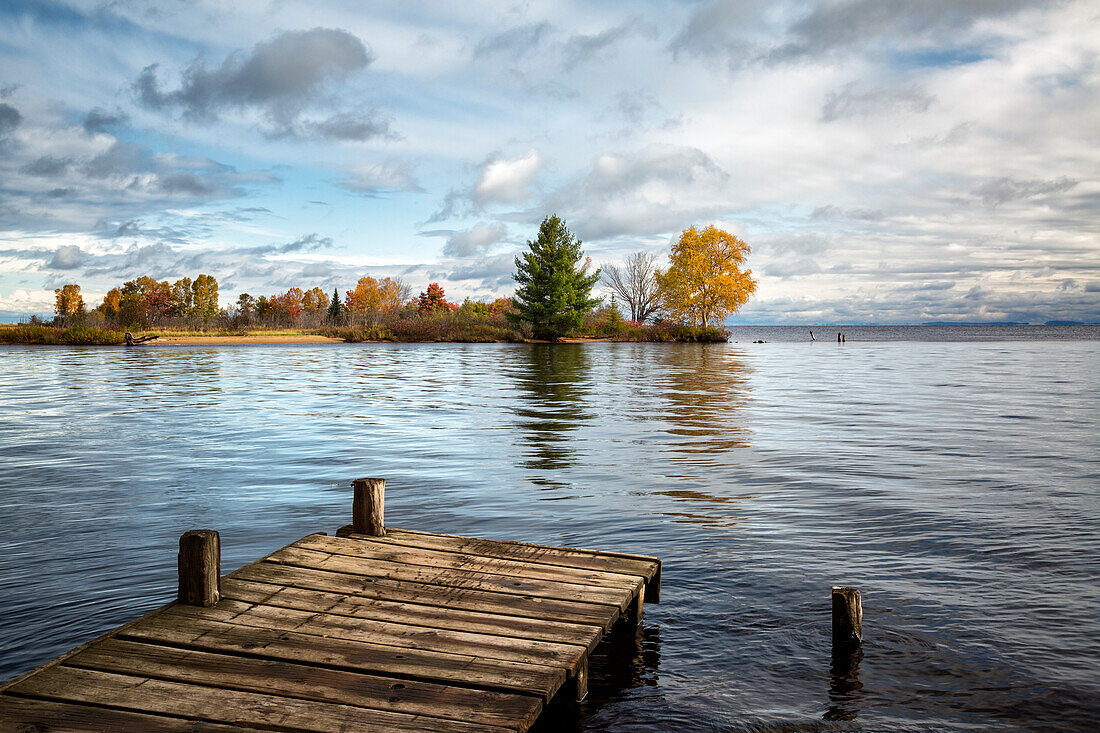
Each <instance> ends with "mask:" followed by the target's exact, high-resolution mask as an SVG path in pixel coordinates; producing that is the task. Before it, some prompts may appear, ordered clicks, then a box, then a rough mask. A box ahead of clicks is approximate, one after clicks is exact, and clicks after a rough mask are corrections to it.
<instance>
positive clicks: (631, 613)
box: [626, 588, 646, 626]
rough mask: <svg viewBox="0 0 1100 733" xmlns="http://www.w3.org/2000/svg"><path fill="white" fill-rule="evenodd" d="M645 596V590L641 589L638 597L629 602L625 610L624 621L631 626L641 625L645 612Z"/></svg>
mask: <svg viewBox="0 0 1100 733" xmlns="http://www.w3.org/2000/svg"><path fill="white" fill-rule="evenodd" d="M645 595H646V589H645V588H642V590H641V591H640V592H639V593H638V596H637V597H636V598H635V599H634V600H633V601H631V602H630V605H629V606H627V608H626V621H627V623H629V624H630V625H631V626H641V625H642V614H643V613H644V611H645Z"/></svg>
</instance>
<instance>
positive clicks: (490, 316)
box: [0, 215, 756, 346]
mask: <svg viewBox="0 0 1100 733" xmlns="http://www.w3.org/2000/svg"><path fill="white" fill-rule="evenodd" d="M749 252H750V248H749V246H748V245H747V244H745V243H744V242H743V241H741V240H740V239H738V238H737V237H735V236H734V235H732V234H729V233H728V232H725V231H722V230H721V229H718V228H717V227H715V226H708V227H705V228H703V229H696V228H695V227H694V226H693V227H689V228H688V229H685V230H684V231H683V232H682V233H681V235H680V238H679V240H678V241H677V242H676V243H675V244H673V246H672V248H671V252H670V253H669V255H668V266H667V268H666V269H663V270H662V269H661V268H659V267H657V255H655V254H652V253H646V252H635V253H634V254H632V255H631V256H630V257H629V258H628V259H627V261H626V263H625V265H623V266H621V267H620V266H618V265H614V264H608V265H604V266H603V267H600V268H596V269H594V270H593V269H592V267H591V261H590V260H589V259H588V258H587V257H585V255H584V252H583V251H582V250H581V242H580V240H578V239H577V238H576V237H575V236H574V235H573V233H572V232H570V231H569V229H568V227H566V225H565V222H564V221H563V220H561V219H560V218H558V217H557V216H556V215H555V216H548V217H546V218H545V219H543V221H542V223H541V225H540V226H539V231H538V235H537V236H536V238H535V239H533V240H529V241H528V242H527V249H526V251H524V252H522V253H521V254H520V256H518V257H516V260H515V263H516V271H515V274H514V275H513V277H514V279H515V282H516V284H517V288H516V291H515V293H514V294H513V295H512V296H511V297H508V296H504V297H500V298H497V299H496V300H493V301H491V302H482V301H473V300H470V299H469V298H466V299H465V300H464V301H463V302H462V303H454V302H451V301H449V300H448V299H447V297H446V293H445V292H444V290H443V288H442V287H441V286H440V285H439V283H430V284H429V285H428V286H427V288H426V289H425V290H423V291H422V292H421V293H420V294H419V295H418V296H416V297H412V287H411V286H410V285H409V284H408V283H406V282H404V281H403V280H401V279H400V278H399V277H381V278H374V277H371V276H369V275H366V276H363V277H362V278H360V279H359V281H358V282H357V283H356V285H355V287H354V288H352V289H351V290H348V291H346V293H345V296H344V297H343V298H341V297H340V291H339V288H336V289H334V290H333V293H332V296H331V297H330V296H329V295H328V293H327V292H326V291H325V290H324V289H322V288H321V287H319V286H315V287H313V288H310V289H308V290H303V289H302V288H296V287H295V288H290V289H288V290H287V291H285V292H283V293H276V294H273V295H269V296H262V295H261V296H259V297H258V298H257V297H253V296H252V295H251V294H249V293H241V294H240V295H239V296H238V297H237V300H236V301H235V303H234V304H233V305H231V306H229V307H227V308H222V307H220V305H219V300H218V281H217V279H216V278H215V277H213V276H211V275H207V274H200V275H198V276H197V277H196V278H195V279H194V280H192V279H191V278H187V277H185V278H181V279H180V280H177V281H176V282H174V283H171V284H170V283H169V282H168V281H167V280H164V281H157V280H156V279H155V278H153V277H149V276H142V277H139V278H136V279H135V280H131V281H128V282H126V283H123V284H122V285H121V286H120V287H116V288H113V289H111V290H110V291H108V292H107V294H106V295H105V296H104V298H103V302H102V303H100V304H99V305H98V306H96V307H95V308H94V309H92V310H91V311H89V310H88V309H87V307H86V305H85V303H84V299H83V296H82V295H81V292H80V286H79V285H77V284H75V283H72V284H67V285H65V286H63V287H61V288H58V289H57V290H55V291H54V293H55V296H56V304H55V309H54V310H55V314H56V315H55V317H54V319H53V320H52V322H46V321H43V320H41V319H39V318H32V319H31V321H30V322H29V323H21V324H13V325H8V326H0V343H8V344H43V345H70V346H85V345H88V346H91V345H97V346H99V345H103V346H118V345H127V346H137V345H143V344H145V343H149V344H150V345H151V344H166V345H173V344H176V345H183V344H207V345H229V344H277V343H371V342H456V343H493V342H496V343H499V342H509V343H553V342H573V343H576V342H582V343H583V342H590V341H635V342H704V343H705V342H711V343H722V342H725V341H726V340H728V338H729V332H728V331H726V330H725V328H723V326H722V324H723V323H724V321H725V318H726V317H727V316H728V315H730V314H732V313H734V312H736V311H737V310H738V309H739V308H740V307H741V306H742V305H743V304H744V303H745V302H747V301H748V299H749V297H750V296H751V295H752V293H753V292H754V291H755V289H756V280H755V279H753V277H752V271H751V270H742V269H741V266H742V265H743V264H744V262H745V257H746V255H747V254H748V253H749ZM601 282H602V283H603V284H604V285H605V287H606V288H607V290H609V291H610V296H609V297H594V296H593V295H592V290H593V288H594V287H596V285H597V284H599V283H601ZM620 303H621V304H623V305H620ZM623 306H625V308H626V310H627V311H628V312H627V313H624V310H623ZM128 334H130V335H131V338H129V339H128V338H127V335H128ZM154 339H155V340H154Z"/></svg>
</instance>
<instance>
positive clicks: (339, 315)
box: [325, 288, 344, 326]
mask: <svg viewBox="0 0 1100 733" xmlns="http://www.w3.org/2000/svg"><path fill="white" fill-rule="evenodd" d="M325 320H326V321H328V323H329V325H330V326H339V325H340V324H341V323H343V321H344V309H343V308H342V307H341V306H340V289H339V288H333V290H332V302H331V303H329V305H328V312H327V313H325Z"/></svg>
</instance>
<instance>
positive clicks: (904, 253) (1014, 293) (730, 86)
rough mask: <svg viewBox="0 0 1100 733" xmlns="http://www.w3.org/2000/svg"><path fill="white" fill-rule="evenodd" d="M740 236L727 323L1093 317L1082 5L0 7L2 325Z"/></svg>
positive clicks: (1098, 140) (11, 0)
mask: <svg viewBox="0 0 1100 733" xmlns="http://www.w3.org/2000/svg"><path fill="white" fill-rule="evenodd" d="M554 212H556V213H558V214H559V215H561V216H562V217H564V218H565V219H566V221H567V223H568V224H569V225H570V227H571V228H572V229H573V230H574V231H575V232H576V233H577V234H578V236H579V237H580V238H581V239H583V240H584V247H585V249H586V251H587V253H588V254H589V255H590V256H591V257H592V259H593V261H594V262H595V263H597V264H599V263H603V262H615V261H620V260H621V259H622V258H624V257H625V256H626V255H627V254H629V253H630V252H633V251H637V250H646V251H651V252H658V253H662V255H663V254H664V253H666V252H667V250H668V246H669V243H670V242H671V241H672V240H673V239H674V238H675V236H676V235H677V234H678V233H679V232H680V231H681V230H682V229H684V228H686V227H688V226H691V225H692V224H707V223H717V224H719V225H720V226H722V227H724V228H726V229H728V230H729V231H732V232H734V233H736V234H738V235H739V236H741V237H742V238H743V239H744V240H745V241H746V242H748V243H749V245H750V246H751V247H752V255H751V256H750V258H749V263H750V266H751V267H752V268H753V270H754V272H755V273H756V274H757V276H758V277H759V279H760V286H759V290H758V292H757V295H756V297H755V298H754V299H753V300H752V301H751V302H750V303H749V305H747V306H746V307H745V308H744V309H743V311H742V312H741V314H739V315H738V316H737V317H736V319H735V320H734V322H735V323H814V322H847V323H852V322H860V323H919V322H925V321H933V320H951V321H954V320H962V321H996V320H1013V321H1025V322H1027V321H1030V322H1044V321H1047V320H1079V321H1090V322H1100V5H1098V4H1097V3H1096V2H1095V0H1080V1H1073V0H1067V1H1066V2H1031V1H1028V0H920V1H919V2H916V1H912V0H761V1H759V2H755V1H752V0H719V1H718V2H686V1H679V2H676V1H672V0H669V1H667V2H661V1H660V0H651V1H641V2H633V3H627V2H622V3H607V2H591V3H585V2H579V1H566V2H562V1H560V0H559V1H555V2H549V1H548V0H547V1H543V0H532V1H530V2H521V3H514V2H479V3H452V2H448V3H443V2H437V3H423V2H415V1H414V0H399V1H398V2H385V1H378V2H369V3H364V2H360V1H359V0H346V1H334V2H325V1H320V0H313V1H312V2H308V3H297V2H292V1H290V0H272V1H270V2H264V1H261V0H238V1H236V2H233V3H224V2H214V1H212V0H197V1H195V2H192V1H187V2H185V1H184V0H157V1H155V2H141V1H139V0H115V1H113V2H79V1H77V0H72V1H71V2H49V1H39V2H27V1H25V0H5V2H4V3H2V4H0V318H3V319H11V318H17V317H20V316H22V315H25V314H29V313H35V312H38V313H48V312H49V311H50V310H51V308H52V300H53V289H54V288H56V287H59V286H60V285H61V284H64V283H67V282H76V283H79V284H80V285H81V286H82V287H83V289H84V292H85V296H86V300H87V301H89V304H90V305H94V304H97V303H98V302H99V299H100V298H101V297H102V295H103V293H104V292H105V291H106V290H107V289H108V288H110V287H112V286H115V285H117V284H119V283H121V282H122V281H124V280H129V279H132V278H134V277H137V276H139V275H151V276H153V277H155V278H157V279H162V280H163V279H167V280H175V279H178V278H180V277H182V276H185V275H186V276H191V277H194V276H195V275H197V274H198V273H199V272H205V273H208V274H212V275H214V276H216V277H217V278H218V279H219V281H220V282H221V285H222V302H223V304H228V303H229V302H231V301H232V300H234V299H235V298H236V295H237V294H238V293H240V292H244V291H247V292H250V293H252V294H253V295H260V294H271V293H275V292H281V291H283V290H285V289H286V288H288V287H293V286H298V287H303V288H305V287H311V286H313V285H320V286H322V287H324V288H325V289H326V290H329V291H331V290H332V289H333V288H334V287H338V288H340V289H341V291H343V290H346V289H348V288H350V287H351V286H352V285H353V284H354V282H355V280H356V279H358V278H359V277H360V276H362V275H364V274H371V275H375V276H381V275H390V276H399V277H402V278H404V279H405V280H406V281H407V282H409V283H410V284H411V285H412V286H413V288H414V290H415V291H419V290H421V289H423V288H424V287H425V286H426V285H427V283H428V282H429V281H439V282H440V283H442V284H443V286H444V287H445V288H446V291H447V293H448V295H449V296H450V297H452V298H453V299H459V300H460V299H461V298H463V297H465V296H470V297H473V298H475V299H479V298H487V297H491V296H496V295H501V294H506V293H509V292H511V290H512V281H511V272H512V270H513V265H512V258H513V256H514V254H515V253H516V251H518V249H520V248H522V247H523V244H524V242H525V241H526V240H528V239H530V238H532V237H533V235H534V233H535V231H536V229H537V226H538V222H539V221H540V220H541V219H542V217H544V216H545V215H547V214H550V213H554Z"/></svg>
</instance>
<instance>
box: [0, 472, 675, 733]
mask: <svg viewBox="0 0 1100 733" xmlns="http://www.w3.org/2000/svg"><path fill="white" fill-rule="evenodd" d="M355 490H356V492H357V500H356V503H355V507H356V509H355V512H356V513H355V520H356V527H357V528H359V531H352V530H351V528H343V529H341V530H340V533H339V534H340V535H341V536H338V537H327V536H324V535H310V536H308V537H304V538H302V539H301V540H298V541H297V542H294V543H291V544H290V545H287V546H286V547H284V548H282V549H280V550H278V551H276V552H273V553H271V554H270V555H268V556H266V557H263V558H260V559H259V560H257V561H255V562H252V563H250V564H248V565H246V566H245V567H243V568H241V569H240V570H237V571H236V572H234V573H231V574H229V575H228V576H226V577H224V578H218V576H217V573H218V567H219V563H220V538H219V537H218V535H217V533H216V532H212V531H209V530H202V531H193V532H188V533H186V534H185V535H184V537H183V538H182V539H181V555H180V557H181V559H180V563H179V567H180V573H181V577H180V585H179V600H178V602H177V603H173V604H169V605H167V606H165V607H163V608H160V609H157V610H156V611H153V612H152V613H149V614H146V615H145V616H143V617H141V618H139V619H136V620H134V621H131V622H130V623H128V624H125V625H123V626H121V627H119V628H118V629H115V630H113V631H111V632H108V633H107V634H105V635H104V636H102V637H100V638H99V639H96V640H93V641H92V642H89V643H88V644H85V645H82V646H81V647H78V648H77V649H75V650H73V651H72V652H69V653H67V654H65V655H62V656H61V657H58V658H57V659H55V660H53V661H52V662H49V663H47V664H46V665H44V666H43V667H41V668H39V669H37V670H34V671H32V672H30V673H27V674H25V675H23V676H21V677H19V678H16V679H15V680H12V681H10V682H8V683H6V684H4V685H0V730H8V729H13V730H35V731H77V730H80V731H85V730H95V731H129V730H143V731H153V732H154V733H156V732H158V731H210V732H211V733H222V732H223V731H228V730H235V731H250V730H269V731H270V730H278V731H289V732H293V731H317V732H321V731H326V732H327V731H350V730H356V731H442V732H443V733H448V732H454V733H464V732H466V731H474V730H478V731H489V732H490V733H492V732H493V731H519V732H522V731H527V730H528V729H529V728H530V727H531V726H532V725H533V724H534V723H535V722H536V720H537V718H538V717H539V715H540V714H541V713H542V711H543V709H544V707H545V706H546V705H548V704H550V703H551V702H552V701H555V700H558V699H563V698H565V697H567V699H574V698H578V699H579V698H581V697H583V696H584V694H585V692H586V691H587V675H588V655H589V653H590V652H592V651H593V650H594V649H595V648H596V646H597V644H598V643H599V642H600V640H601V638H602V637H603V635H604V634H605V633H606V632H607V631H608V630H609V629H610V628H611V627H612V625H613V624H615V623H616V622H617V621H619V620H620V619H625V620H626V621H628V622H631V623H639V622H640V620H641V613H642V608H643V602H644V600H650V601H654V600H657V599H658V598H659V587H660V573H661V564H660V561H659V560H657V559H656V558H648V557H644V556H635V555H621V554H614V553H600V552H595V551H586V550H574V549H570V548H558V547H543V546H539V545H529V544H524V543H517V542H499V541H495V540H483V539H475V538H469V537H457V536H453V535H438V534H428V533H422V532H411V531H408V530H398V529H392V528H388V527H385V524H384V522H383V517H382V511H383V506H384V495H383V493H382V492H383V490H384V482H383V481H382V480H381V479H370V480H360V481H357V482H355ZM362 492H367V493H369V494H370V496H366V495H365V494H364V495H360V494H361V493H362ZM368 499H369V500H368Z"/></svg>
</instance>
